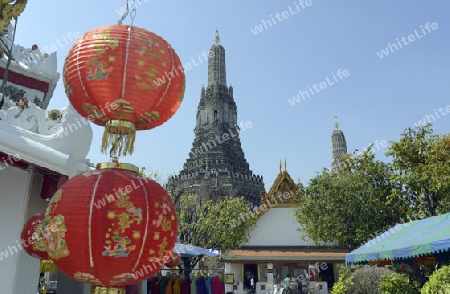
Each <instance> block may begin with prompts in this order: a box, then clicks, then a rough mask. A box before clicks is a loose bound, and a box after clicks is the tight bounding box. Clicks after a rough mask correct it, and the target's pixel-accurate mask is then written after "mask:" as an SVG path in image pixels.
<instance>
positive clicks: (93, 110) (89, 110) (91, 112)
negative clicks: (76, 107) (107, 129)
mask: <svg viewBox="0 0 450 294" xmlns="http://www.w3.org/2000/svg"><path fill="white" fill-rule="evenodd" d="M83 110H84V113H85V114H86V115H87V116H93V117H94V118H95V119H101V120H102V122H104V123H106V122H107V121H108V120H109V119H108V118H107V117H106V114H105V111H104V110H103V109H102V110H101V111H100V113H99V112H98V107H97V106H95V105H92V104H89V103H86V102H85V103H83Z"/></svg>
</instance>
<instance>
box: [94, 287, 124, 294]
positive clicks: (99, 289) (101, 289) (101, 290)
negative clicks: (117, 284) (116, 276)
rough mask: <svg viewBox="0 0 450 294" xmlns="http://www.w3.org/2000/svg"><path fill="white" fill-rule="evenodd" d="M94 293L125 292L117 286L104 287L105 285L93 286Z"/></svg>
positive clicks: (113, 293) (118, 293) (112, 293)
mask: <svg viewBox="0 0 450 294" xmlns="http://www.w3.org/2000/svg"><path fill="white" fill-rule="evenodd" d="M94 293H95V294H122V293H125V290H124V289H119V288H105V287H98V286H97V287H95V291H94Z"/></svg>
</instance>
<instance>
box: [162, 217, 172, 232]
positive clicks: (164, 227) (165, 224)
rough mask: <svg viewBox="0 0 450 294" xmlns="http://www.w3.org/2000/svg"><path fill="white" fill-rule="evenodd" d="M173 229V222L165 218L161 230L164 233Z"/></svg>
mask: <svg viewBox="0 0 450 294" xmlns="http://www.w3.org/2000/svg"><path fill="white" fill-rule="evenodd" d="M171 228H172V222H171V221H170V220H168V219H166V218H164V220H163V222H162V226H161V229H162V230H163V231H164V232H167V231H170V229H171Z"/></svg>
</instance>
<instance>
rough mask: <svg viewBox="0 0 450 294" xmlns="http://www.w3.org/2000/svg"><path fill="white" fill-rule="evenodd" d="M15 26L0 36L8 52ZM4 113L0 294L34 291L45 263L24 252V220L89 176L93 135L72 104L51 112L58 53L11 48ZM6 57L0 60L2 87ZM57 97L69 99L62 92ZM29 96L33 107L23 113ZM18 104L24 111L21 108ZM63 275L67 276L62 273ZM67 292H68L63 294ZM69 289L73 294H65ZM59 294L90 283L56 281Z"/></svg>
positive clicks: (0, 132) (0, 129) (0, 124)
mask: <svg viewBox="0 0 450 294" xmlns="http://www.w3.org/2000/svg"><path fill="white" fill-rule="evenodd" d="M11 33H12V27H11V26H10V27H9V30H8V33H7V34H5V36H3V37H2V39H3V41H4V43H5V44H7V46H8V47H9V46H10V44H11V42H12V35H11ZM12 48H13V50H12V60H11V62H10V65H9V67H8V71H7V84H6V87H5V90H4V91H3V93H0V103H1V100H2V99H1V98H2V96H3V95H4V104H3V107H2V108H1V109H0V119H1V120H0V186H1V190H0V198H1V205H0V223H1V225H0V230H1V231H0V232H1V233H0V236H1V238H0V285H2V290H1V293H5V294H18V293H20V294H25V293H32V294H34V293H36V292H37V286H38V279H39V260H38V259H36V258H33V257H30V256H29V255H28V254H26V253H25V251H24V250H23V249H22V247H21V246H20V234H21V231H22V228H23V225H24V224H25V222H26V221H27V220H28V219H29V218H30V217H31V216H32V215H34V214H37V213H40V212H44V211H45V208H46V206H47V201H46V200H47V199H48V198H50V197H51V196H52V195H53V193H54V192H55V191H56V189H57V188H58V187H59V186H60V185H61V184H62V183H64V182H65V181H66V180H67V179H68V178H71V177H72V176H74V175H76V174H78V173H80V172H84V171H87V170H89V169H90V168H91V164H90V163H89V161H87V160H86V156H87V153H88V151H89V148H90V145H91V141H92V129H91V126H90V124H89V122H88V121H86V120H85V119H83V118H82V117H81V116H80V115H79V114H78V113H77V112H76V111H75V110H74V109H73V108H72V107H71V106H70V104H69V103H68V105H67V106H66V107H65V108H64V109H62V110H54V111H50V112H48V111H47V107H48V105H49V101H50V99H51V98H52V96H53V92H54V89H55V87H56V84H57V82H58V80H59V77H60V74H59V73H58V72H57V63H56V52H55V53H52V54H50V55H48V54H42V53H41V52H40V51H39V48H38V47H37V46H36V45H33V48H24V47H22V46H18V45H13V47H12ZM7 62H8V57H7V54H3V56H2V57H1V58H0V80H1V81H0V84H1V82H2V81H3V79H4V77H5V68H6V65H7ZM58 96H62V97H63V98H65V94H64V93H58ZM22 98H26V99H27V100H28V107H23V108H21V107H20V101H22V102H24V100H20V99H22ZM18 103H19V105H17V104H18ZM61 276H62V275H61ZM63 289H64V290H63ZM65 289H67V290H65ZM58 290H59V291H58V293H65V294H71V293H77V294H79V293H89V287H88V286H85V285H84V284H81V283H77V282H75V281H72V280H69V279H68V278H65V277H61V278H59V276H58Z"/></svg>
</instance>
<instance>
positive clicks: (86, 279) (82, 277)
mask: <svg viewBox="0 0 450 294" xmlns="http://www.w3.org/2000/svg"><path fill="white" fill-rule="evenodd" d="M73 277H74V278H75V279H76V280H77V281H80V282H82V283H89V284H92V285H96V286H103V284H102V282H100V280H99V279H97V278H96V277H94V276H93V275H91V274H88V273H82V272H80V271H78V272H76V273H74V274H73Z"/></svg>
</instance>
